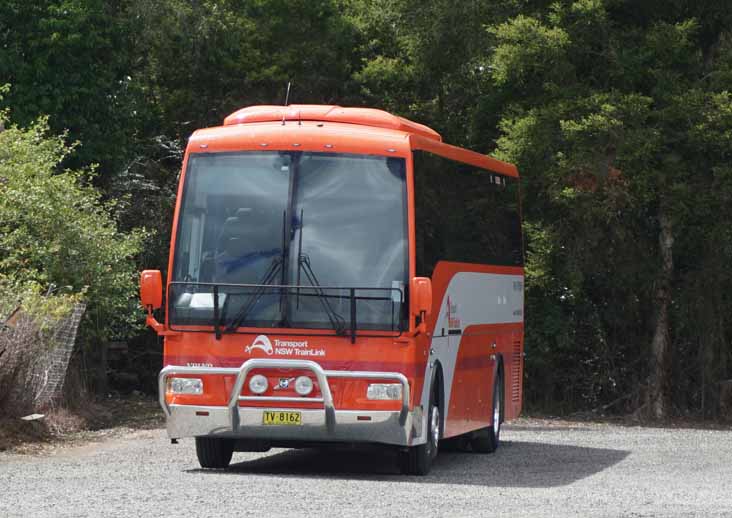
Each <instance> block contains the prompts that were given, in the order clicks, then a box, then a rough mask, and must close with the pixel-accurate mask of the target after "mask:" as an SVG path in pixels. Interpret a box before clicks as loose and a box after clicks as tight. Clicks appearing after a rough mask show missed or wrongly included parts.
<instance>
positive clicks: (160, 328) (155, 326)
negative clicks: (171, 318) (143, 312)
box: [145, 306, 180, 336]
mask: <svg viewBox="0 0 732 518" xmlns="http://www.w3.org/2000/svg"><path fill="white" fill-rule="evenodd" d="M145 325H147V326H148V327H150V328H152V330H153V331H155V332H156V333H157V334H158V336H173V335H179V334H180V332H178V331H171V330H169V329H166V328H165V324H162V323H160V322H158V320H157V319H156V318H155V316H154V315H153V312H152V306H148V307H147V317H146V318H145Z"/></svg>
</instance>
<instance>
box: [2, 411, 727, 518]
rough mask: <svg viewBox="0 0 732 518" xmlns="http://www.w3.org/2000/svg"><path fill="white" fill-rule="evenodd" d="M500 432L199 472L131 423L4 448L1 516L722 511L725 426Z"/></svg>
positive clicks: (525, 425)
mask: <svg viewBox="0 0 732 518" xmlns="http://www.w3.org/2000/svg"><path fill="white" fill-rule="evenodd" d="M501 438H502V444H501V446H500V448H499V450H498V452H496V453H495V454H493V455H478V454H472V453H444V452H443V453H441V454H440V456H439V457H438V459H437V461H436V464H435V465H434V467H433V470H432V473H431V474H430V475H429V476H428V477H424V478H420V477H404V476H401V475H399V474H398V473H397V471H396V469H395V468H394V463H395V456H394V455H393V453H391V452H387V451H381V450H373V449H371V450H350V449H341V450H300V451H297V450H271V451H270V452H268V453H235V454H234V459H233V461H232V463H233V464H232V467H231V469H229V470H228V471H225V472H215V471H204V470H201V469H199V468H198V463H197V461H196V458H195V452H194V445H193V441H192V440H182V441H181V442H180V444H179V445H171V444H170V443H169V442H168V440H167V439H166V435H165V432H164V431H163V430H147V431H139V432H134V433H129V434H126V435H123V436H122V437H116V438H112V439H108V440H106V441H104V442H100V443H92V444H87V445H84V446H76V447H72V448H59V449H55V450H52V451H47V452H46V453H44V454H42V455H33V456H29V455H10V454H0V516H2V517H5V516H8V517H10V516H20V517H23V518H29V517H46V516H49V517H50V516H54V517H56V516H125V517H137V516H176V517H182V516H186V517H198V516H216V517H232V516H234V517H239V516H261V517H265V516H287V517H300V516H328V517H330V516H333V517H339V516H511V517H513V518H515V517H520V516H559V517H569V516H582V517H584V516H632V517H641V516H659V517H675V516H699V517H716V516H720V517H721V516H725V517H732V431H721V430H696V429H662V428H642V427H620V426H614V425H605V424H586V423H568V422H561V423H557V422H553V421H537V420H526V419H522V420H519V421H518V422H516V423H514V424H513V425H509V426H506V427H505V428H504V430H503V432H502V437H501Z"/></svg>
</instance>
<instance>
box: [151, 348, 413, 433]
mask: <svg viewBox="0 0 732 518" xmlns="http://www.w3.org/2000/svg"><path fill="white" fill-rule="evenodd" d="M261 368H264V369H267V368H273V369H287V368H291V369H306V370H310V371H311V372H312V373H313V374H314V375H315V377H316V379H317V380H318V385H319V386H320V393H321V395H322V397H320V398H314V397H304V398H288V397H262V396H242V395H241V391H242V388H243V386H244V382H245V380H246V379H247V375H248V373H249V372H250V371H251V370H252V369H261ZM176 374H184V375H230V376H232V375H233V376H236V381H235V382H234V386H233V389H232V392H231V394H230V396H229V402H228V404H227V406H196V405H169V404H168V403H167V401H166V399H165V391H166V381H167V379H168V378H169V377H171V376H174V375H176ZM329 378H360V379H379V380H393V381H397V382H399V383H401V385H402V409H401V410H400V411H373V410H336V409H335V408H334V406H333V398H332V396H331V392H330V386H329V384H328V379H329ZM158 389H159V395H160V406H161V407H162V408H163V411H164V412H165V415H166V417H167V428H168V435H169V436H170V437H171V438H175V439H178V438H182V437H202V436H208V437H229V438H242V439H261V440H272V441H324V442H365V443H381V444H394V445H400V446H413V445H416V444H422V443H424V442H425V440H426V437H424V436H423V435H424V434H423V433H422V432H423V430H424V429H425V427H424V423H423V420H424V416H423V415H422V414H423V413H422V411H421V408H415V409H414V410H413V411H409V394H410V390H409V389H410V387H409V381H408V380H407V378H406V377H405V376H404V375H403V374H400V373H395V372H358V371H326V370H324V369H323V368H322V367H321V366H320V365H319V364H318V363H316V362H313V361H309V360H279V359H252V360H247V361H246V362H244V363H243V364H242V366H241V367H239V368H220V367H179V366H174V365H171V366H168V367H165V368H164V369H163V370H162V371H160V375H159V377H158ZM246 401H258V402H261V401H268V402H272V403H273V405H272V407H270V408H262V407H246V406H244V407H243V406H240V404H239V403H240V402H246ZM293 401H298V402H305V401H306V402H315V403H321V404H322V405H323V408H322V409H295V410H297V411H299V412H300V413H301V415H302V424H300V425H298V426H288V425H274V426H273V425H263V424H262V422H263V419H262V416H263V413H264V411H265V410H281V407H278V406H277V403H284V404H285V405H284V406H287V405H286V403H288V402H293Z"/></svg>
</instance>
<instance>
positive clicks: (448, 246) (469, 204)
mask: <svg viewBox="0 0 732 518" xmlns="http://www.w3.org/2000/svg"><path fill="white" fill-rule="evenodd" d="M414 171H415V172H414V185H415V211H416V217H417V236H416V237H417V242H416V245H417V273H418V275H426V276H429V275H431V274H432V270H433V269H434V267H435V264H436V263H437V261H458V262H466V263H478V264H492V265H502V266H520V265H522V264H523V250H522V238H521V219H520V210H519V192H518V187H519V186H518V179H517V178H513V177H508V176H503V175H499V174H496V173H493V172H491V171H486V170H484V169H479V168H475V167H472V166H469V165H466V164H461V163H459V162H454V161H451V160H448V159H445V158H442V157H439V156H437V155H432V154H430V153H426V152H422V151H418V152H415V153H414Z"/></svg>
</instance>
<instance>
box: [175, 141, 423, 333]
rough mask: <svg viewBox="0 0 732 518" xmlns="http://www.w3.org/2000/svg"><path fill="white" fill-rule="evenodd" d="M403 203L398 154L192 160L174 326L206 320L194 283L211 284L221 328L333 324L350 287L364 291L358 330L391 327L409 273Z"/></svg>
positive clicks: (207, 306) (206, 302)
mask: <svg viewBox="0 0 732 518" xmlns="http://www.w3.org/2000/svg"><path fill="white" fill-rule="evenodd" d="M405 199H406V186H405V172H404V160H402V159H394V158H387V157H377V156H362V155H342V154H326V153H286V152H273V153H232V154H208V155H192V156H191V158H190V159H189V167H188V171H187V173H186V185H185V188H184V196H183V200H182V207H181V214H180V218H179V228H178V239H177V243H176V252H175V258H174V274H173V281H174V282H178V283H183V282H184V283H186V284H176V285H173V286H171V297H170V299H171V302H170V315H171V321H172V322H173V323H178V324H207V325H211V323H212V319H213V315H214V309H215V308H214V306H215V304H214V300H213V288H212V287H211V286H207V285H201V283H213V284H217V285H219V286H218V288H217V289H218V290H219V298H218V302H219V304H218V305H219V308H216V309H218V310H219V312H220V314H221V313H223V317H222V320H221V321H222V324H224V325H226V324H227V323H229V324H231V323H232V322H234V321H236V325H237V326H238V325H246V326H257V327H287V326H290V327H295V326H297V327H318V328H333V327H334V324H333V322H334V321H338V322H342V323H344V324H345V323H347V322H349V321H350V315H351V292H350V289H348V288H372V289H361V290H356V291H355V292H354V295H355V298H356V299H355V300H354V302H353V303H354V305H355V307H356V313H357V320H358V322H357V323H358V328H359V329H395V328H396V327H397V324H398V323H399V322H400V319H401V318H403V313H404V308H403V304H402V301H403V299H404V291H403V290H404V285H405V283H406V278H407V265H408V262H407V238H406V228H407V223H406V207H405ZM229 284H237V285H241V284H250V285H263V287H262V289H252V288H243V287H241V286H239V287H234V286H227V285H229ZM272 285H288V286H302V287H303V289H301V290H290V289H281V288H273V287H272ZM314 286H315V287H319V286H322V287H331V288H339V289H323V290H319V289H318V290H316V289H312V288H313V287H314ZM306 288H309V289H306ZM373 288H376V290H374V289H373Z"/></svg>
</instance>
